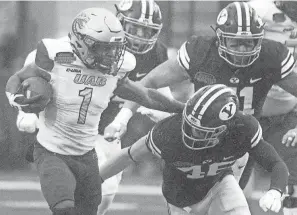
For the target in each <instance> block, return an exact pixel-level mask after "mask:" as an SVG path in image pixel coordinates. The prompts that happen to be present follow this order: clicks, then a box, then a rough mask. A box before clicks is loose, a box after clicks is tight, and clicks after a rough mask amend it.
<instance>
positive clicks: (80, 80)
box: [73, 74, 107, 87]
mask: <svg viewBox="0 0 297 215" xmlns="http://www.w3.org/2000/svg"><path fill="white" fill-rule="evenodd" d="M106 80H107V79H106V78H105V77H100V76H94V75H81V74H76V75H75V77H74V80H73V82H74V83H76V84H84V85H91V86H93V87H102V86H104V85H106Z"/></svg>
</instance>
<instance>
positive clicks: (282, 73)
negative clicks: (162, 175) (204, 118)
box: [106, 2, 297, 187]
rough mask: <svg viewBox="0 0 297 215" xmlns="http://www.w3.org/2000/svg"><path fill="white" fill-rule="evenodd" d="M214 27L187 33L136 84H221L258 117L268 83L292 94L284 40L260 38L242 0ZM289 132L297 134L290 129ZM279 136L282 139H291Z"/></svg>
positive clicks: (295, 85)
mask: <svg viewBox="0 0 297 215" xmlns="http://www.w3.org/2000/svg"><path fill="white" fill-rule="evenodd" d="M214 30H215V36H213V37H207V36H192V37H191V38H190V39H189V40H187V41H186V42H185V43H183V44H182V46H181V48H180V49H179V51H178V56H177V58H176V59H171V60H170V59H169V60H168V61H166V62H165V63H163V64H161V65H160V66H158V67H156V68H155V69H154V70H153V71H151V72H150V73H149V74H148V75H147V76H146V77H145V78H143V79H142V80H141V81H140V83H142V84H143V85H144V86H146V87H151V88H161V87H165V86H169V85H172V84H174V83H177V82H180V81H183V80H191V81H192V82H193V83H194V85H195V89H196V90H198V89H199V88H201V87H203V86H205V85H207V84H215V83H220V84H225V85H227V86H229V87H231V88H232V89H234V90H235V91H236V93H237V95H238V97H239V101H240V109H241V110H243V111H244V112H245V113H248V114H253V115H254V116H255V117H259V116H260V115H261V110H262V106H263V104H264V101H265V98H266V96H267V93H268V91H269V90H270V89H271V87H272V85H273V84H276V85H278V86H279V87H281V88H283V89H284V90H285V91H287V92H289V93H291V94H292V95H294V96H297V75H296V73H294V72H292V71H293V69H294V66H295V59H294V57H293V55H292V54H291V53H290V51H289V50H288V48H287V47H286V46H285V45H284V44H281V43H279V42H276V41H272V40H268V39H263V36H264V23H263V22H262V19H261V18H260V17H259V16H258V15H257V13H256V11H255V10H254V9H253V8H252V7H251V6H249V5H248V4H247V3H246V2H233V3H230V4H228V5H227V6H226V7H225V8H224V9H222V10H221V12H220V13H219V15H218V17H217V22H216V26H215V28H214ZM124 107H125V108H126V109H131V110H132V112H134V111H135V109H136V108H137V107H138V106H137V105H135V103H134V104H133V103H130V102H127V103H126V104H125V105H124ZM119 114H121V112H120V113H119ZM124 130H125V125H121V127H116V126H114V125H113V123H111V125H110V126H109V127H107V128H106V131H108V134H109V136H111V137H112V136H114V135H115V134H116V135H119V133H120V134H122V132H123V131H124ZM292 131H295V133H297V129H296V128H293V130H291V132H292ZM289 132H290V131H289ZM285 137H286V138H285V140H284V142H291V140H290V139H288V137H289V136H285ZM294 141H297V140H296V139H294ZM244 186H245V183H242V187H244Z"/></svg>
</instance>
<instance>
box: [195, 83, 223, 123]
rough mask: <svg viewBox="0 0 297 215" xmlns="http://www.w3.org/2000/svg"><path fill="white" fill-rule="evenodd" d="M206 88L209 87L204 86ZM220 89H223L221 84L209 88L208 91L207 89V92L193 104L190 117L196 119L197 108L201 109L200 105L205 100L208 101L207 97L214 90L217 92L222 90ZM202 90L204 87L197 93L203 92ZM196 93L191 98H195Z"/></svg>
mask: <svg viewBox="0 0 297 215" xmlns="http://www.w3.org/2000/svg"><path fill="white" fill-rule="evenodd" d="M206 87H209V86H206ZM222 87H224V85H223V84H216V85H213V86H211V88H209V89H208V90H207V91H206V92H205V93H204V94H203V95H202V96H201V97H200V99H199V100H198V101H197V103H196V104H195V106H194V108H193V110H192V115H193V116H196V117H198V115H199V113H200V111H197V109H198V108H201V107H202V106H203V105H202V103H203V102H204V101H205V100H206V101H207V100H208V99H209V98H208V96H209V95H210V94H211V93H212V92H214V91H215V90H217V89H219V88H222ZM204 88H205V87H203V88H201V89H199V90H198V91H197V92H199V91H200V90H203V89H204ZM197 92H196V93H197ZM196 93H195V94H194V95H193V96H195V95H196ZM210 97H212V96H211V95H210Z"/></svg>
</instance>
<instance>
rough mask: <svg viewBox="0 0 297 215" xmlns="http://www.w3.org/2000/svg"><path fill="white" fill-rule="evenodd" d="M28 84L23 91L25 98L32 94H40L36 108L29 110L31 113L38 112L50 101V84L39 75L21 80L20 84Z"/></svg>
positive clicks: (51, 92)
mask: <svg viewBox="0 0 297 215" xmlns="http://www.w3.org/2000/svg"><path fill="white" fill-rule="evenodd" d="M24 84H28V88H27V89H26V91H25V92H24V95H25V96H26V98H30V97H33V96H37V95H41V96H42V98H41V99H40V100H38V102H37V103H35V104H38V108H35V109H34V110H30V112H33V113H39V112H41V111H43V110H44V109H45V107H46V105H47V104H48V103H49V102H50V100H51V98H52V94H53V91H52V86H51V84H50V83H49V82H48V81H46V80H45V79H43V78H41V77H31V78H28V79H26V80H24V81H23V83H22V85H24Z"/></svg>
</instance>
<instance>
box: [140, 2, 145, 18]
mask: <svg viewBox="0 0 297 215" xmlns="http://www.w3.org/2000/svg"><path fill="white" fill-rule="evenodd" d="M145 14H146V0H142V1H141V15H140V18H139V19H140V20H144V19H145Z"/></svg>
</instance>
